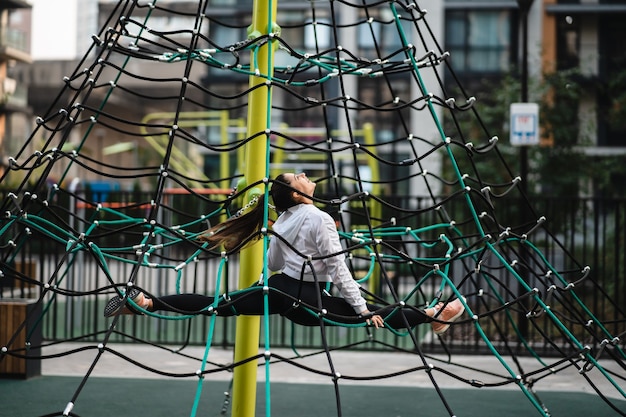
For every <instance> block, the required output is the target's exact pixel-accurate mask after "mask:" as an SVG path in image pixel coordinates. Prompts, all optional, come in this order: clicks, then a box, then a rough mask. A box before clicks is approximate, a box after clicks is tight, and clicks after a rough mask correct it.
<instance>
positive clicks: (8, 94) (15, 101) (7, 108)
mask: <svg viewBox="0 0 626 417" xmlns="http://www.w3.org/2000/svg"><path fill="white" fill-rule="evenodd" d="M27 108H28V88H27V87H25V86H24V85H22V84H18V83H17V82H16V81H15V80H14V79H12V78H5V79H4V80H2V81H1V82H0V112H14V111H24V110H25V109H27Z"/></svg>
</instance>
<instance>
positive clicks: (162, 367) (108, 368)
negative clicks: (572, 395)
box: [42, 343, 626, 400]
mask: <svg viewBox="0 0 626 417" xmlns="http://www.w3.org/2000/svg"><path fill="white" fill-rule="evenodd" d="M85 347H88V348H90V349H88V350H83V351H80V352H77V353H73V354H71V355H69V356H63V357H59V358H52V359H45V360H44V361H43V362H42V374H44V375H65V376H83V375H85V374H86V373H87V372H88V371H89V369H90V367H91V365H92V364H93V362H94V360H95V358H96V357H97V354H98V350H97V349H96V348H95V345H93V344H82V343H63V344H60V345H55V346H49V347H46V348H45V349H44V351H43V353H44V354H45V355H54V354H58V353H62V352H68V351H71V350H74V349H76V350H79V349H83V348H85ZM108 347H109V348H110V349H112V350H114V351H115V352H117V353H119V354H120V355H124V356H126V357H128V358H130V359H132V360H134V361H137V362H139V363H141V364H143V365H146V366H149V367H152V368H155V369H158V370H159V371H160V372H163V373H175V374H181V373H194V372H196V371H197V370H198V369H199V368H200V366H201V360H202V357H203V354H204V349H203V348H201V347H195V346H194V347H189V348H186V349H184V350H183V351H182V352H181V353H182V354H177V353H175V352H173V351H171V350H163V349H160V348H157V347H153V346H147V345H140V344H110V345H109V346H108ZM298 353H299V354H300V355H301V356H303V357H301V358H298V359H297V363H298V365H299V366H294V365H292V364H288V363H285V362H283V363H272V364H271V365H270V379H271V380H272V381H276V382H287V383H310V384H328V383H330V382H331V380H330V378H329V376H327V375H326V376H324V375H318V374H317V373H315V372H312V371H311V370H308V368H310V369H315V370H320V371H325V372H327V371H328V370H329V369H331V367H330V365H329V361H328V358H327V356H326V355H325V354H323V353H322V354H316V355H311V356H307V355H308V354H310V353H311V352H310V351H300V352H298ZM183 354H184V355H183ZM272 354H273V355H280V356H282V357H289V358H293V357H294V356H295V354H294V352H293V351H291V350H287V349H278V350H274V351H272ZM232 355H233V352H232V351H231V350H224V349H219V348H211V350H210V355H209V357H208V359H209V364H208V365H207V367H205V369H217V368H219V367H220V366H223V365H227V364H230V363H231V362H232ZM187 356H189V357H187ZM330 356H331V360H332V365H333V368H334V369H335V371H336V372H337V373H339V374H341V375H342V376H344V377H346V381H345V382H344V383H352V384H368V385H386V386H418V387H429V386H432V385H433V382H432V381H431V379H430V377H429V375H428V373H427V372H425V371H424V370H415V371H412V372H409V373H406V374H402V375H398V376H393V377H388V378H380V379H375V380H372V379H371V378H373V377H381V376H385V375H390V374H393V373H395V372H403V371H405V370H407V369H411V368H414V367H419V366H422V365H423V364H422V363H421V360H420V358H419V356H416V355H411V354H407V353H380V352H354V351H333V352H331V355H330ZM440 358H441V360H436V359H431V361H430V363H432V365H434V367H435V371H433V372H432V377H433V378H434V379H435V381H436V383H437V385H439V386H440V387H442V388H467V387H469V385H468V384H467V382H465V380H467V379H469V380H476V381H480V382H483V383H485V384H488V385H489V384H499V383H503V382H505V381H506V379H507V378H508V377H509V376H510V375H511V373H510V372H509V369H510V370H511V372H513V373H515V374H516V375H517V374H519V373H525V374H528V373H530V372H532V371H534V370H538V369H541V368H543V365H542V364H540V363H539V362H538V361H537V360H536V359H533V358H519V364H520V366H519V367H518V366H517V365H516V364H515V362H513V361H512V360H511V358H509V357H505V358H504V360H505V364H502V363H501V362H500V361H498V360H497V359H496V357H495V356H455V357H454V358H453V359H454V363H446V362H445V359H446V358H444V357H440ZM544 361H545V362H546V364H554V363H555V361H556V360H555V359H551V358H544ZM259 363H260V364H261V365H262V364H263V360H261V361H260V362H259ZM600 364H601V365H602V367H603V368H605V369H607V370H612V371H614V372H616V373H617V374H618V375H621V377H622V378H624V377H626V373H625V372H624V370H623V369H621V368H619V367H618V366H617V365H616V364H614V363H611V362H606V361H601V362H600ZM437 368H442V369H443V371H444V372H440V371H438V369H437ZM507 368H508V369H507ZM520 368H521V371H520ZM446 373H450V374H453V375H456V376H457V377H458V378H460V380H459V379H457V378H455V377H452V376H450V375H447V374H446ZM546 374H548V376H547V377H545V378H543V376H544V375H546ZM92 376H97V377H127V378H167V377H168V376H163V375H159V374H157V373H154V372H150V371H148V370H145V369H142V368H141V367H139V366H136V365H133V364H132V363H130V362H129V361H127V360H124V359H122V358H121V357H119V356H116V355H115V354H113V353H111V352H105V353H104V354H103V355H102V356H101V357H100V359H99V360H98V362H97V364H96V366H95V368H94V370H93V373H92ZM586 376H587V377H589V378H590V379H591V381H592V382H593V384H594V385H596V386H597V387H598V388H599V390H600V391H601V392H602V393H603V394H604V395H606V396H607V397H610V398H614V399H619V400H626V398H624V395H623V391H624V390H626V383H624V380H623V379H619V378H615V377H613V376H612V377H611V379H612V380H613V381H615V382H616V383H617V384H618V386H620V388H619V389H617V388H616V387H615V386H614V385H613V383H612V382H611V381H610V379H609V378H606V377H605V376H604V375H603V374H602V373H601V372H600V371H599V370H598V369H597V368H594V369H592V370H590V371H589V372H587V373H586ZM352 377H354V378H356V380H351V379H350V378H352ZM206 378H207V379H211V380H230V378H231V373H229V372H224V371H222V372H217V373H212V374H210V375H208V376H206ZM534 378H535V383H534V389H535V390H536V391H537V392H541V391H569V392H583V393H590V394H595V391H594V390H593V387H592V386H591V384H590V383H589V382H587V381H586V380H585V378H584V377H583V376H582V375H581V374H580V373H579V372H578V371H577V369H576V368H575V367H573V366H569V367H567V369H564V370H558V368H557V370H556V371H554V372H553V373H549V372H542V373H540V374H538V375H535V376H534ZM348 379H350V380H348ZM257 380H258V381H264V380H265V367H264V366H259V372H258V376H257ZM498 389H514V390H517V389H519V387H518V386H517V385H516V384H512V383H508V384H505V385H503V386H502V387H499V388H498ZM620 390H621V391H622V392H620Z"/></svg>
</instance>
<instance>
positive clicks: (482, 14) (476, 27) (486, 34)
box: [445, 10, 513, 74]
mask: <svg viewBox="0 0 626 417" xmlns="http://www.w3.org/2000/svg"><path fill="white" fill-rule="evenodd" d="M511 27H512V15H511V12H510V11H508V10H503V11H502V10H480V11H477V10H475V11H472V10H450V11H448V12H447V13H446V37H445V43H446V49H447V50H448V51H449V52H450V54H451V63H452V67H453V68H454V70H455V72H457V73H459V74H489V73H492V74H493V73H503V72H506V71H508V70H509V67H510V65H511V63H512V58H513V54H512V52H511V48H512V44H513V42H512V33H511Z"/></svg>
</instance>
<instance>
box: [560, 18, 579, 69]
mask: <svg viewBox="0 0 626 417" xmlns="http://www.w3.org/2000/svg"><path fill="white" fill-rule="evenodd" d="M556 36H557V40H556V42H557V57H556V60H557V69H558V70H566V69H571V68H577V67H578V64H579V54H580V19H579V18H578V17H577V16H562V15H560V16H558V17H557V35H556Z"/></svg>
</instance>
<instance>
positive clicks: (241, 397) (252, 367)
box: [232, 0, 277, 417]
mask: <svg viewBox="0 0 626 417" xmlns="http://www.w3.org/2000/svg"><path fill="white" fill-rule="evenodd" d="M268 2H271V4H270V3H268ZM276 6H277V2H276V1H273V0H255V1H254V5H253V14H252V25H251V27H250V28H249V38H256V37H258V36H261V35H262V34H270V33H272V31H273V30H275V26H274V25H273V16H275V15H276V10H277V7H276ZM250 70H251V72H252V74H253V75H250V81H249V85H250V87H251V88H252V87H255V86H257V85H259V84H264V83H265V82H266V80H268V79H271V77H272V76H273V48H272V42H266V43H265V44H264V45H263V46H261V47H259V48H258V49H253V50H252V52H251V56H250ZM270 110H271V92H270V88H269V85H268V87H267V88H256V89H255V90H253V91H252V92H251V93H250V99H249V101H248V126H247V130H248V137H251V136H254V135H256V134H258V133H259V132H265V131H266V130H267V129H269V127H270ZM268 148H269V137H268V135H266V134H264V135H259V136H258V137H255V139H254V140H252V141H250V142H249V143H248V144H247V145H246V149H245V170H244V173H245V180H246V181H247V183H248V184H252V183H254V182H256V181H258V180H261V179H263V178H265V176H266V175H267V172H268V165H269V157H268ZM255 188H256V187H255ZM252 193H257V194H258V189H257V190H250V192H249V193H248V194H249V195H248V196H247V201H250V200H251V199H252V197H253V195H251V194H252ZM264 255H265V254H264V244H263V243H262V242H257V243H256V244H254V245H252V246H250V247H248V248H246V249H244V250H243V251H242V252H241V257H240V261H241V265H240V278H239V287H240V288H246V287H249V286H250V285H252V284H254V283H255V282H256V281H258V279H259V276H260V275H261V273H262V271H263V264H264ZM260 322H261V319H260V317H257V316H239V317H237V330H236V334H235V355H234V360H235V362H240V361H243V360H245V359H247V358H250V357H252V356H256V355H257V353H258V350H259V332H260ZM257 369H258V367H257V361H250V362H248V363H246V364H244V365H241V366H238V367H236V368H235V369H234V371H233V403H232V404H233V406H232V407H233V408H232V416H234V417H254V415H255V406H256V385H257V378H256V376H257Z"/></svg>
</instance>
